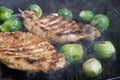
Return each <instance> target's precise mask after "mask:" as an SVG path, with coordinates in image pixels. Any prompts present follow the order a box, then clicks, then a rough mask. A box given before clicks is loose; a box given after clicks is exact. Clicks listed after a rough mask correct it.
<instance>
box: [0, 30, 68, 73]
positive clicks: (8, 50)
mask: <svg viewBox="0 0 120 80" xmlns="http://www.w3.org/2000/svg"><path fill="white" fill-rule="evenodd" d="M0 36H1V38H2V39H3V43H2V44H1V45H0V61H1V62H2V63H4V64H5V65H7V66H8V67H10V68H13V69H18V70H24V71H35V72H39V71H42V72H48V71H49V70H51V69H52V70H55V71H56V70H60V69H61V68H63V67H64V66H65V65H66V59H65V57H64V56H63V57H61V58H57V57H56V58H55V57H54V60H52V57H53V55H54V54H56V50H55V48H54V47H53V46H52V45H51V44H50V43H48V42H47V41H46V40H44V39H42V38H39V37H38V36H35V35H33V34H31V33H29V32H26V33H25V32H21V31H16V32H6V33H3V32H1V33H0ZM3 36H4V37H3ZM16 37H17V38H18V39H16ZM23 39H24V41H23ZM13 41H14V42H13ZM11 45H12V46H11ZM56 55H58V56H59V55H60V54H56ZM60 59H62V60H63V61H62V63H61V61H60ZM52 62H54V64H60V65H62V66H59V65H56V66H52V65H51V63H52Z"/></svg>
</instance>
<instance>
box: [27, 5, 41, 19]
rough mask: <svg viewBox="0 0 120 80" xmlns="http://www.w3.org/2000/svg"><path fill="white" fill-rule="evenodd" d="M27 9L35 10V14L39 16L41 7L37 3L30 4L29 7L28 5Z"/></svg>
mask: <svg viewBox="0 0 120 80" xmlns="http://www.w3.org/2000/svg"><path fill="white" fill-rule="evenodd" d="M28 10H31V11H35V13H36V15H37V16H38V17H41V16H42V9H41V8H40V6H39V5H37V4H31V5H30V6H29V7H28Z"/></svg>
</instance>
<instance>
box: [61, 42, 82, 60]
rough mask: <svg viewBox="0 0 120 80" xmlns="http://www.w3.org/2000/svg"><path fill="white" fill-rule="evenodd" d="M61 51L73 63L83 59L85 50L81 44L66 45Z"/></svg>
mask: <svg viewBox="0 0 120 80" xmlns="http://www.w3.org/2000/svg"><path fill="white" fill-rule="evenodd" d="M60 51H61V52H62V53H63V54H64V55H65V56H66V57H67V58H68V60H70V61H71V62H78V61H79V60H80V59H81V58H82V57H83V48H82V46H81V45H80V44H65V45H63V46H62V47H61V49H60Z"/></svg>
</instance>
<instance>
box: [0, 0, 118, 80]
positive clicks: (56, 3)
mask: <svg viewBox="0 0 120 80" xmlns="http://www.w3.org/2000/svg"><path fill="white" fill-rule="evenodd" d="M33 3H35V4H38V5H40V6H41V8H42V10H43V15H47V14H49V13H52V12H57V11H58V9H59V8H62V7H67V8H69V9H71V10H72V12H73V19H74V20H75V21H77V22H83V21H82V20H81V19H80V18H79V15H78V14H79V12H80V11H81V10H84V9H89V10H92V11H93V12H94V13H104V14H106V15H107V16H108V17H109V18H110V22H111V23H110V27H109V29H108V30H107V31H105V32H103V33H101V37H100V38H99V39H96V40H95V41H93V42H90V41H82V40H79V41H77V42H75V43H78V44H82V45H83V46H84V51H85V54H84V57H83V59H82V60H81V61H80V62H78V63H73V64H72V63H70V64H69V65H68V66H66V67H65V68H64V69H61V70H60V71H56V72H49V73H43V72H25V71H18V70H13V69H9V68H7V67H6V66H5V65H3V64H2V63H0V80H119V79H120V71H119V69H120V54H119V53H120V49H119V47H120V36H119V34H120V32H119V30H120V5H119V4H120V1H119V0H17V1H16V0H0V6H6V7H9V8H11V9H13V10H14V11H15V14H14V16H17V17H19V18H20V19H21V20H22V18H21V17H20V12H19V11H18V8H20V9H22V10H25V9H26V8H27V7H28V6H29V5H30V4H33ZM21 31H25V32H26V31H27V30H26V29H25V28H24V26H23V25H22V28H21ZM99 40H110V41H112V43H113V44H114V45H115V48H116V54H115V55H114V56H113V57H112V58H110V59H108V60H105V59H101V58H100V57H99V56H98V55H96V54H95V53H94V52H93V50H92V46H93V44H94V43H95V42H96V41H99ZM53 46H55V48H56V50H57V51H58V52H59V49H60V47H61V46H62V44H59V45H57V44H54V45H53ZM90 57H96V58H97V59H99V60H100V62H101V63H102V66H103V73H102V74H101V75H100V76H98V77H95V78H87V77H86V76H85V75H84V74H83V72H82V70H81V66H82V63H83V62H84V61H85V60H86V59H88V58H90Z"/></svg>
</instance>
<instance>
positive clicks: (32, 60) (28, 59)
mask: <svg viewBox="0 0 120 80" xmlns="http://www.w3.org/2000/svg"><path fill="white" fill-rule="evenodd" d="M26 60H27V61H28V62H29V63H30V64H32V63H34V62H35V61H36V60H35V59H30V58H26Z"/></svg>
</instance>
